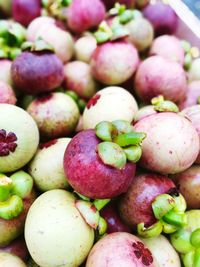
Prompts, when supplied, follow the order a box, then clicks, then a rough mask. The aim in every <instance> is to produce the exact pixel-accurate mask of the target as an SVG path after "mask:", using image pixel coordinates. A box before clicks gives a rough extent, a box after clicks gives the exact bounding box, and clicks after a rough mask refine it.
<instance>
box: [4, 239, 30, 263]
mask: <svg viewBox="0 0 200 267" xmlns="http://www.w3.org/2000/svg"><path fill="white" fill-rule="evenodd" d="M0 252H8V253H11V254H14V255H16V256H17V257H19V258H21V259H22V260H23V261H27V259H28V257H29V252H28V248H27V246H26V242H25V240H24V237H19V238H17V239H15V240H14V241H13V242H12V243H11V244H10V245H8V246H7V247H4V248H0Z"/></svg>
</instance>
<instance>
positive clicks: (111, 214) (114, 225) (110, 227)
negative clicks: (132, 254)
mask: <svg viewBox="0 0 200 267" xmlns="http://www.w3.org/2000/svg"><path fill="white" fill-rule="evenodd" d="M100 213H101V216H102V217H103V218H104V219H105V220H106V222H107V231H106V233H108V234H110V233H115V232H127V233H131V232H132V231H131V228H130V227H129V226H127V225H126V224H124V222H123V221H122V220H121V218H120V217H119V215H118V211H117V207H116V204H115V203H113V202H112V203H109V204H108V205H107V206H106V207H105V208H103V209H102V210H101V212H100Z"/></svg>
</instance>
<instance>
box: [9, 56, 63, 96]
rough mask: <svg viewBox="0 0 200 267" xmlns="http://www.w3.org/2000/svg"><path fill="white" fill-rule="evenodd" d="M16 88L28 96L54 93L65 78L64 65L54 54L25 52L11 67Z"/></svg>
mask: <svg viewBox="0 0 200 267" xmlns="http://www.w3.org/2000/svg"><path fill="white" fill-rule="evenodd" d="M11 74H12V79H13V82H14V84H15V86H16V87H17V88H18V89H20V90H21V91H23V92H25V93H27V94H32V95H35V94H39V93H45V92H49V91H52V90H53V89H55V88H56V87H58V86H59V85H60V84H61V83H62V81H63V78H64V72H63V64H62V62H61V61H60V59H59V58H58V57H57V56H56V55H55V54H53V53H51V52H50V53H49V52H23V53H22V54H21V55H19V56H18V57H17V58H16V59H15V60H14V62H13V64H12V67H11Z"/></svg>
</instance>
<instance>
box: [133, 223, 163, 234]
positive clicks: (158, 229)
mask: <svg viewBox="0 0 200 267" xmlns="http://www.w3.org/2000/svg"><path fill="white" fill-rule="evenodd" d="M162 229H163V227H162V223H161V222H160V221H158V222H156V223H154V224H153V225H151V226H150V227H148V228H146V227H145V226H144V223H140V224H138V225H137V232H138V234H139V235H140V236H141V237H144V238H151V237H156V236H159V235H160V234H161V233H162Z"/></svg>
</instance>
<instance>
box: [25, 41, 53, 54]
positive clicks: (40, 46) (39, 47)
mask: <svg viewBox="0 0 200 267" xmlns="http://www.w3.org/2000/svg"><path fill="white" fill-rule="evenodd" d="M21 49H22V50H23V51H27V50H28V51H31V52H42V51H50V52H53V51H54V49H53V47H52V46H51V45H50V44H48V43H46V42H45V41H44V40H43V39H42V38H38V39H37V40H36V41H35V42H29V41H28V42H24V43H23V44H22V46H21Z"/></svg>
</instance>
